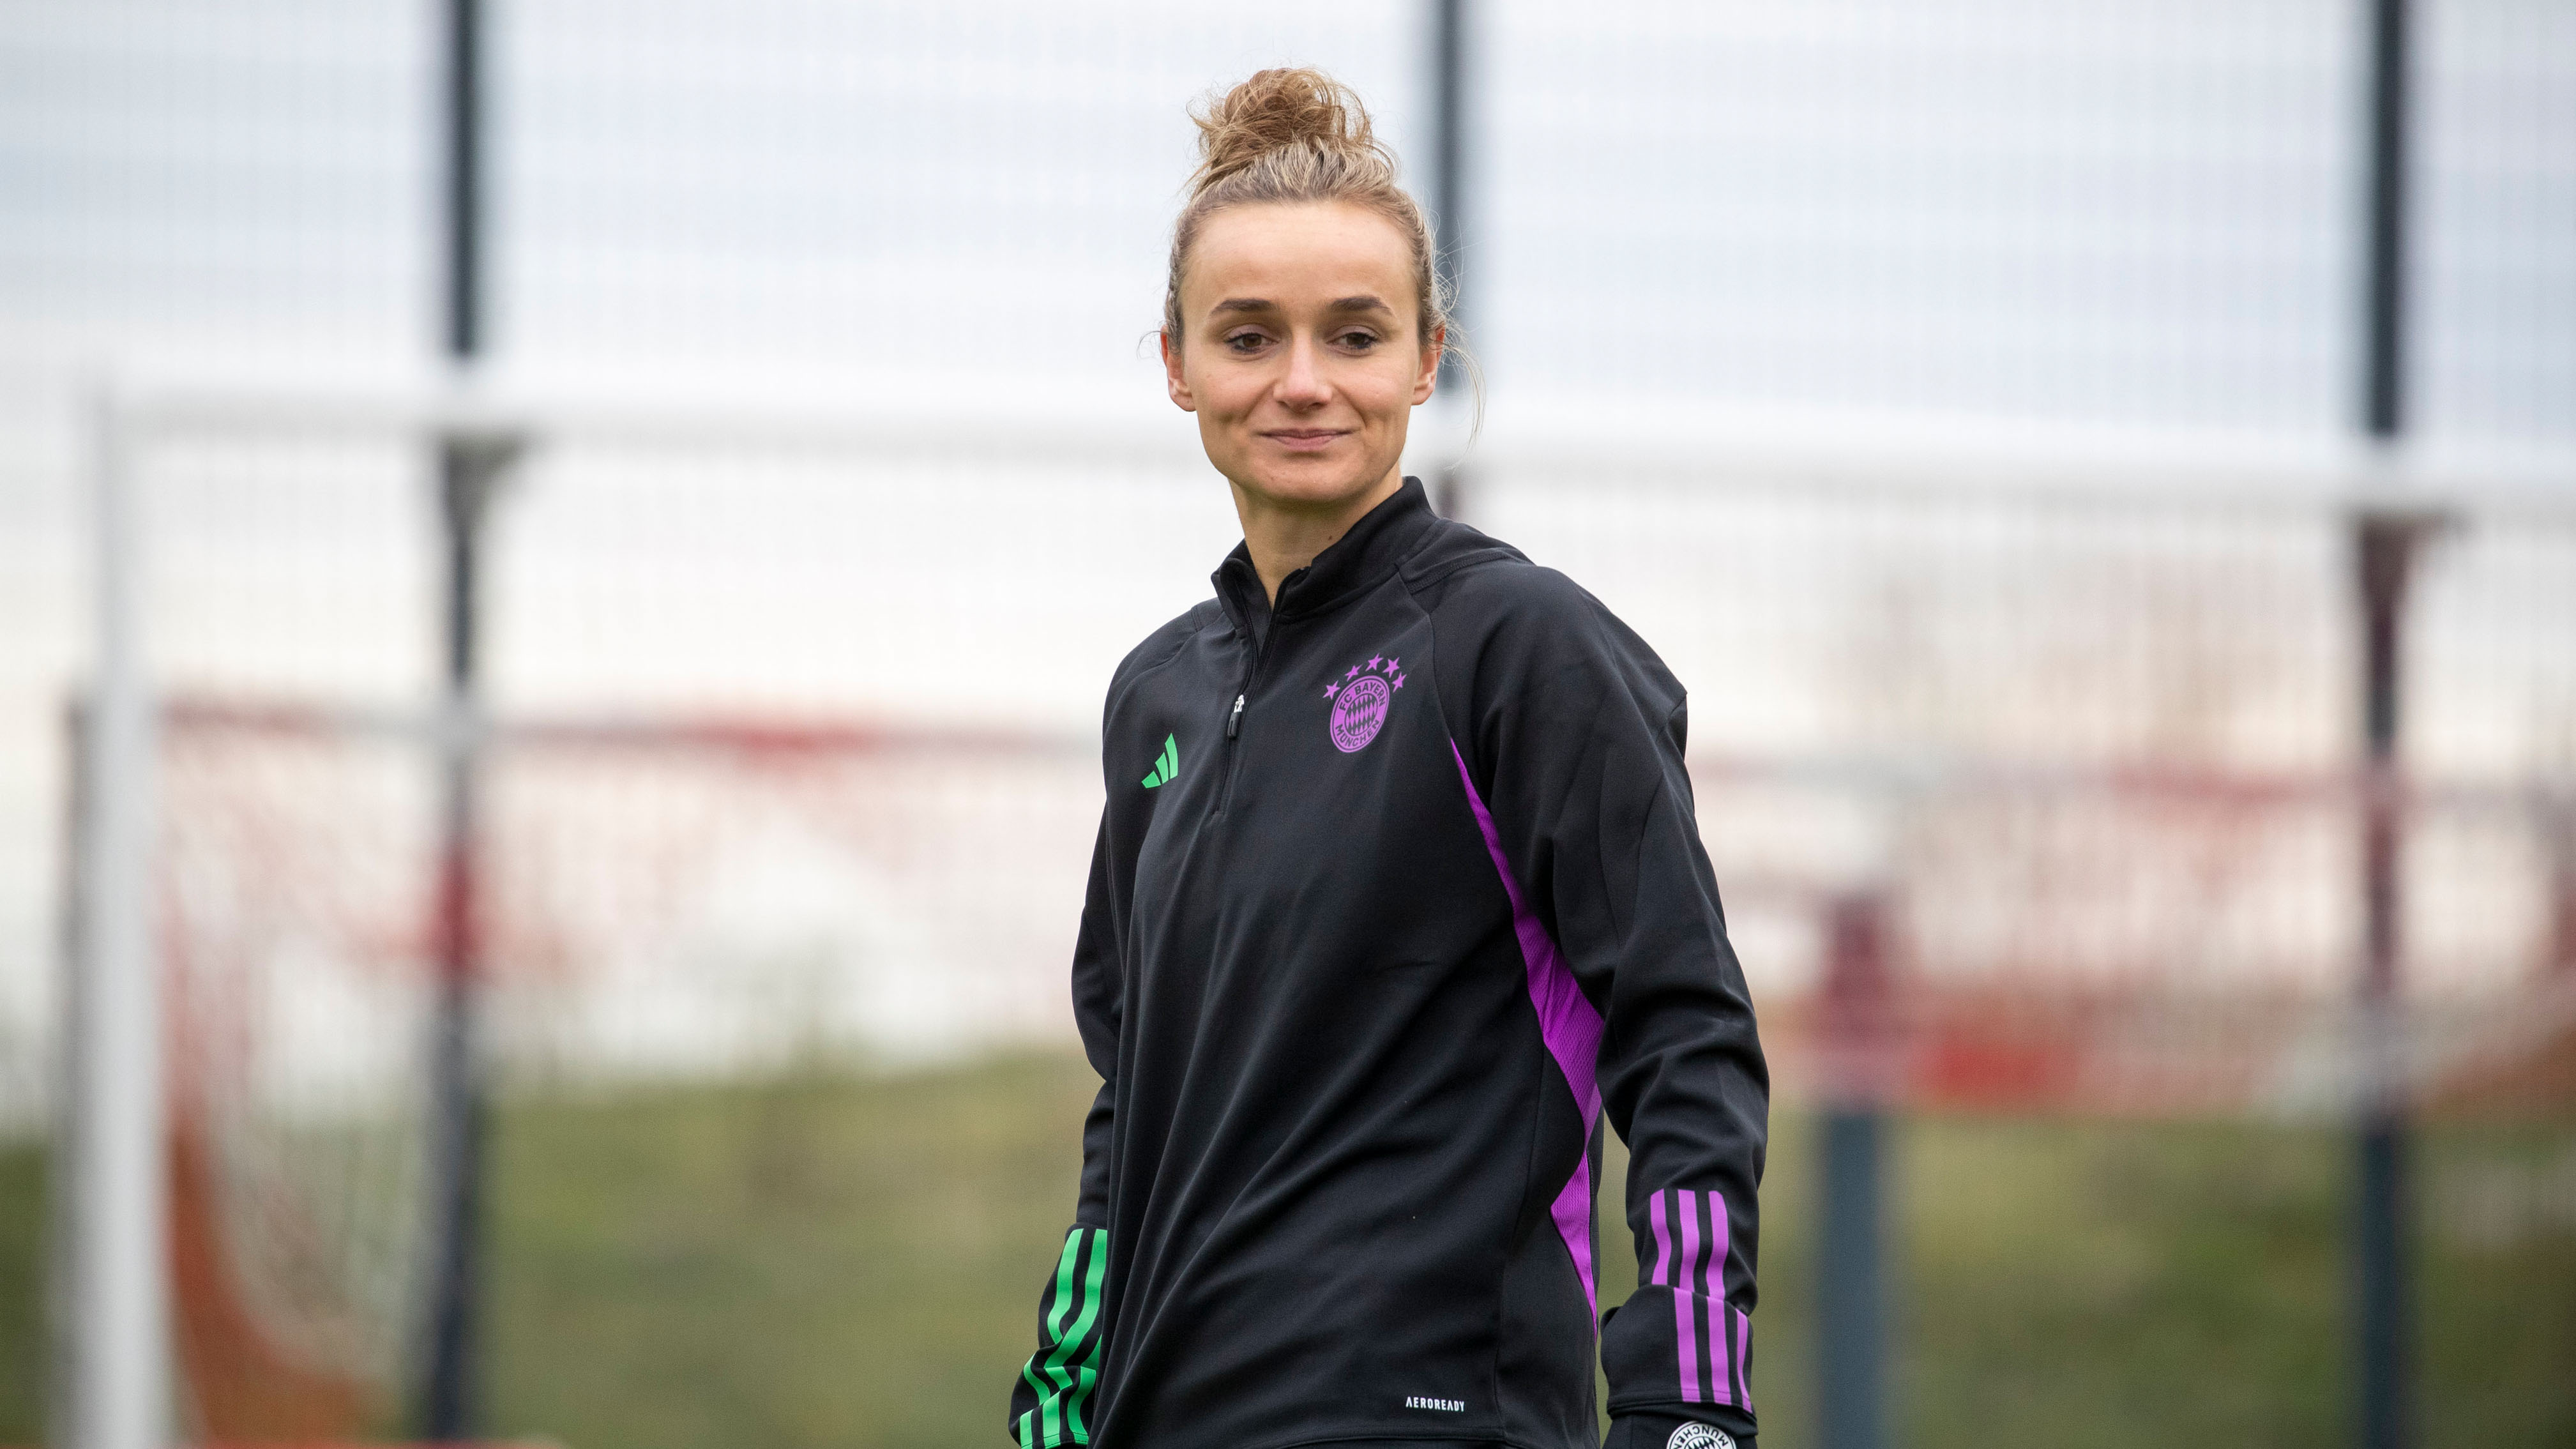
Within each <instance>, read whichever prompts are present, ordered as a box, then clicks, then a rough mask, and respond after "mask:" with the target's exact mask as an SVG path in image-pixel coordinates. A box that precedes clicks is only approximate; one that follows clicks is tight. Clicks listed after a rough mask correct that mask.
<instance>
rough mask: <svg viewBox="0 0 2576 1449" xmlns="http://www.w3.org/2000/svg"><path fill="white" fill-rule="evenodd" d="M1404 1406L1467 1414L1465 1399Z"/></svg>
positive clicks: (1419, 1400) (1414, 1400)
mask: <svg viewBox="0 0 2576 1449" xmlns="http://www.w3.org/2000/svg"><path fill="white" fill-rule="evenodd" d="M1404 1406H1405V1407H1406V1408H1408V1409H1438V1410H1439V1411H1440V1412H1442V1413H1444V1414H1463V1413H1465V1412H1467V1401H1466V1400H1465V1399H1426V1398H1424V1397H1423V1396H1422V1395H1420V1394H1415V1395H1414V1396H1413V1397H1411V1398H1409V1399H1406V1400H1405V1401H1404ZM1724 1449H1735V1446H1734V1445H1732V1444H1728V1445H1726V1446H1724Z"/></svg>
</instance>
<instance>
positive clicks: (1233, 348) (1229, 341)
mask: <svg viewBox="0 0 2576 1449" xmlns="http://www.w3.org/2000/svg"><path fill="white" fill-rule="evenodd" d="M1269 342H1270V339H1269V338H1268V337H1266V336H1264V335H1263V334H1262V333H1261V332H1259V331H1258V330H1255V329H1253V328H1245V329H1244V330H1243V331H1241V332H1229V333H1227V334H1226V336H1225V347H1226V350H1228V351H1230V352H1242V353H1252V352H1258V351H1260V350H1261V349H1262V348H1263V347H1265V346H1267V345H1268V344H1269Z"/></svg>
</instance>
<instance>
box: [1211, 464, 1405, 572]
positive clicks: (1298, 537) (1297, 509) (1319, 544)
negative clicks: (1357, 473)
mask: <svg viewBox="0 0 2576 1449" xmlns="http://www.w3.org/2000/svg"><path fill="white" fill-rule="evenodd" d="M1233 486H1234V512H1235V516H1236V517H1238V518H1240V519H1242V520H1243V547H1244V551H1245V552H1247V553H1249V554H1251V555H1252V571H1253V572H1254V573H1257V574H1259V575H1260V576H1261V591H1262V593H1264V594H1266V595H1268V596H1269V599H1270V602H1271V603H1272V604H1274V605H1275V604H1277V603H1278V602H1279V585H1280V583H1281V582H1282V581H1283V580H1285V579H1286V578H1287V577H1288V576H1289V575H1290V574H1293V573H1295V572H1296V571H1297V570H1299V569H1302V568H1304V567H1305V566H1306V565H1308V564H1310V563H1313V562H1314V561H1315V555H1317V554H1319V553H1322V552H1323V551H1324V550H1325V549H1327V548H1330V547H1332V546H1333V544H1335V543H1336V542H1338V541H1339V540H1340V539H1341V537H1342V535H1343V534H1346V533H1348V532H1350V531H1351V525H1352V524H1355V523H1357V522H1359V521H1360V520H1361V519H1362V518H1364V517H1366V516H1367V515H1368V511H1369V510H1370V509H1372V508H1375V507H1377V506H1378V505H1379V504H1381V503H1384V502H1385V501H1386V500H1388V499H1390V498H1393V497H1394V496H1395V495H1396V493H1397V492H1398V491H1399V490H1401V489H1402V488H1403V487H1404V465H1403V464H1402V463H1398V464H1396V465H1395V466H1393V467H1390V468H1388V469H1387V470H1386V476H1385V477H1383V478H1380V479H1379V480H1377V482H1375V483H1373V484H1371V485H1369V486H1368V487H1366V488H1363V489H1361V490H1360V491H1359V492H1357V493H1354V494H1352V495H1351V496H1350V497H1348V498H1342V499H1336V500H1334V501H1333V502H1330V503H1283V502H1281V501H1279V500H1277V499H1273V498H1264V497H1262V496H1261V495H1260V494H1257V493H1254V492H1251V491H1249V490H1248V489H1246V488H1245V487H1244V486H1243V485H1242V484H1240V483H1237V484H1235V485H1233Z"/></svg>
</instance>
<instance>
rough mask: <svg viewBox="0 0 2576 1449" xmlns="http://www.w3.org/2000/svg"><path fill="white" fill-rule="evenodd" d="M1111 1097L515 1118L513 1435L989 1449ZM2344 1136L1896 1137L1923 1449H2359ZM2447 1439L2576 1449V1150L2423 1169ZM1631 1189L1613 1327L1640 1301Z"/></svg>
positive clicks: (1053, 1078)
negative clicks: (1635, 1295)
mask: <svg viewBox="0 0 2576 1449" xmlns="http://www.w3.org/2000/svg"><path fill="white" fill-rule="evenodd" d="M1092 1085H1093V1084H1092V1079H1091V1077H1090V1074H1089V1072H1088V1071H1087V1070H1086V1069H1085V1068H1084V1067H1083V1066H1082V1065H1081V1064H1080V1063H1079V1062H1078V1061H1073V1060H1068V1059H1060V1058H1054V1057H1045V1058H1030V1059H1019V1060H1011V1061H1002V1062H994V1063H987V1064H983V1065H979V1066H975V1067H971V1068H960V1069H954V1070H947V1071H940V1072H932V1073H923V1074H916V1075H910V1076H901V1077H889V1078H872V1079H851V1078H832V1077H811V1078H802V1079H796V1080H790V1081H783V1082H776V1083H769V1084H762V1085H753V1086H734V1087H721V1088H709V1087H692V1088H668V1089H658V1090H653V1091H647V1092H636V1093H631V1094H627V1095H623V1096H619V1097H614V1098H607V1099H601V1100H591V1101H583V1100H572V1099H562V1098H556V1099H521V1100H515V1101H512V1102H509V1103H507V1104H505V1105H504V1106H503V1108H502V1110H501V1111H500V1112H499V1113H498V1114H497V1121H496V1131H495V1139H494V1157H493V1162H492V1177H491V1184H492V1191H493V1216H492V1220H491V1234H492V1248H491V1252H492V1259H491V1280H490V1281H491V1289H492V1296H491V1299H490V1311H491V1328H490V1337H489V1344H488V1348H489V1357H488V1368H487V1376H486V1383H487V1386H488V1389H489V1400H490V1404H491V1421H492V1427H493V1428H494V1429H495V1430H496V1431H502V1432H507V1433H512V1434H545V1435H550V1436H552V1437H555V1438H557V1439H560V1440H561V1441H562V1442H563V1443H565V1444H567V1445H570V1446H572V1449H665V1446H668V1449H679V1446H710V1449H712V1446H725V1449H732V1446H760V1449H795V1446H806V1445H815V1446H820V1445H826V1444H829V1445H835V1446H845V1445H863V1446H888V1449H911V1446H923V1449H928V1446H974V1445H983V1446H996V1449H997V1446H998V1445H999V1443H1000V1439H999V1436H1000V1434H1001V1421H1002V1405H1003V1396H1004V1394H1005V1393H1006V1392H1007V1389H1008V1385H1009V1381H1010V1378H1011V1375H1012V1374H1013V1372H1014V1371H1015V1370H1016V1368H1017V1366H1018V1363H1019V1360H1020V1358H1021V1356H1022V1355H1024V1354H1025V1353H1026V1352H1027V1351H1028V1348H1029V1346H1030V1344H1031V1342H1032V1341H1033V1337H1034V1332H1035V1327H1034V1316H1035V1303H1036V1296H1035V1295H1036V1291H1037V1286H1038V1280H1039V1278H1040V1276H1041V1275H1043V1274H1044V1272H1045V1271H1046V1269H1047V1266H1048V1264H1050V1263H1051V1262H1052V1261H1053V1259H1054V1255H1055V1250H1056V1247H1057V1244H1058V1241H1059V1239H1060V1237H1061V1234H1062V1232H1063V1230H1064V1226H1065V1219H1066V1218H1067V1216H1068V1214H1069V1212H1070V1208H1071V1203H1072V1194H1073V1176H1074V1171H1075V1167H1076V1161H1075V1155H1076V1148H1075V1135H1076V1130H1077V1127H1078V1124H1079V1122H1080V1118H1081V1114H1082V1111H1083V1109H1084V1108H1085V1106H1087V1105H1088V1103H1089V1101H1090V1096H1091V1089H1092ZM1777 1129H1778V1130H1777V1133H1776V1140H1775V1143H1774V1147H1773V1152H1772V1159H1771V1168H1770V1173H1769V1177H1768V1179H1767V1181H1766V1183H1765V1185H1764V1191H1763V1201H1764V1218H1765V1221H1766V1225H1767V1227H1768V1231H1767V1233H1766V1234H1765V1240H1764V1244H1763V1288H1764V1295H1763V1302H1762V1308H1761V1311H1760V1312H1759V1313H1758V1314H1757V1315H1756V1318H1757V1323H1758V1325H1759V1329H1758V1345H1759V1351H1758V1353H1757V1355H1756V1359H1755V1375H1754V1378H1755V1394H1756V1398H1757V1400H1758V1401H1759V1402H1760V1403H1761V1405H1762V1411H1763V1423H1764V1426H1765V1430H1766V1433H1765V1440H1766V1442H1767V1443H1769V1444H1770V1445H1772V1446H1773V1449H1785V1446H1795V1445H1800V1444H1805V1443H1808V1442H1811V1435H1810V1433H1809V1426H1810V1425H1811V1423H1812V1417H1813V1409H1814V1404H1813V1399H1812V1393H1811V1390H1810V1388H1809V1380H1810V1375H1811V1373H1812V1369H1813V1363H1812V1357H1811V1354H1810V1350H1809V1337H1810V1334H1811V1332H1812V1321H1811V1319H1810V1317H1809V1315H1808V1303H1809V1299H1810V1295H1811V1292H1812V1284H1813V1281H1814V1271H1813V1268H1814V1264H1813V1256H1812V1248H1813V1245H1812V1240H1811V1237H1810V1229H1809V1224H1810V1222H1811V1220H1812V1216H1813V1214H1812V1206H1813V1204H1812V1194H1811V1184H1812V1178H1813V1175H1814V1163H1813V1161H1812V1158H1811V1156H1810V1153H1809V1140H1808V1136H1807V1133H1806V1131H1805V1130H1804V1129H1805V1123H1804V1121H1803V1119H1801V1118H1799V1117H1796V1116H1784V1117H1783V1118H1782V1120H1781V1121H1780V1122H1779V1123H1778V1124H1777ZM2344 1152H2345V1148H2344V1144H2343V1140H2342V1137H2341V1134H2339V1133H2336V1132H2332V1131H2325V1130H2313V1129H2293V1128H2283V1127H2277V1126H2249V1125H2214V1124H2182V1125H2173V1124H2166V1125H2137V1124H2108V1123H2100V1122H2033V1121H2017V1120H1979V1119H1962V1118H1950V1119H1935V1120H1928V1121H1916V1122H1912V1123H1909V1124H1907V1125H1906V1126H1905V1127H1904V1128H1903V1129H1902V1130H1901V1131H1900V1132H1899V1133H1897V1134H1896V1136H1895V1138H1894V1147H1893V1149H1892V1151H1891V1163H1890V1171H1891V1174H1892V1178H1891V1181H1892V1183H1893V1185H1894V1187H1895V1191H1896V1196H1895V1201H1896V1202H1897V1204H1898V1205H1899V1206H1898V1211H1899V1217H1900V1223H1901V1237H1900V1240H1899V1243H1898V1245H1897V1247H1896V1249H1895V1263H1896V1279H1897V1286H1896V1300H1897V1301H1896V1310H1897V1315H1898V1327H1897V1333H1896V1342H1897V1344H1898V1354H1899V1357H1898V1362H1897V1363H1896V1364H1895V1366H1894V1370H1893V1380H1892V1383H1891V1386H1890V1388H1891V1399H1892V1412H1893V1415H1894V1422H1895V1425H1896V1428H1897V1431H1898V1435H1897V1442H1898V1443H1899V1444H1901V1445H1904V1446H1908V1449H1951V1446H1957V1449H1990V1446H1996V1445H2025V1444H2028V1445H2047V1446H2051V1449H2057V1446H2066V1449H2096V1446H2098V1449H2125V1446H2131V1445H2135V1446H2140V1449H2146V1446H2156V1449H2168V1446H2171V1445H2175V1444H2226V1445H2230V1446H2236V1445H2248V1446H2274V1445H2281V1446H2287V1445H2311V1444H2313V1445H2333V1446H2340V1445H2343V1444H2347V1443H2350V1442H2351V1435H2350V1434H2349V1432H2348V1431H2347V1427H2346V1417H2345V1415H2346V1407H2347V1406H2346V1403H2345V1391H2344V1387H2343V1385H2344V1371H2345V1362H2344V1358H2343V1346H2342V1337H2341V1314H2342V1295H2343V1284H2344V1262H2343V1258H2342V1249H2341V1224H2342V1220H2343V1213H2344V1209H2345V1203H2344V1194H2345V1191H2346V1187H2345V1184H2346V1175H2345V1171H2344V1163H2345V1156H2344ZM2421 1164H2422V1169H2421V1173H2420V1176H2419V1181H2420V1182H2421V1183H2422V1185H2423V1191H2422V1198H2423V1204H2424V1213H2425V1221H2426V1223H2427V1231H2425V1232H2424V1233H2423V1234H2421V1235H2420V1252H2421V1254H2422V1257H2421V1271H2420V1284H2421V1289H2420V1293H2419V1300H2420V1301H2419V1314H2420V1319H2419V1322H2420V1329H2421V1333H2420V1339H2421V1343H2422V1364H2423V1415H2422V1418H2423V1423H2424V1427H2425V1440H2424V1442H2425V1443H2426V1444H2427V1445H2428V1446H2431V1449H2453V1446H2457V1449H2469V1446H2478V1449H2516V1446H2532V1449H2542V1446H2547V1449H2562V1446H2565V1445H2569V1444H2576V1129H2571V1128H2570V1127H2568V1126H2564V1125H2561V1126H2557V1127H2545V1128H2544V1127H2523V1128H2502V1127H2496V1128H2460V1127H2449V1128H2441V1129H2436V1130H2430V1131H2427V1132H2426V1133H2425V1134H2424V1135H2423V1138H2422V1148H2421ZM1623 1170H1624V1163H1623V1162H1620V1161H1617V1160H1614V1161H1613V1162H1611V1163H1610V1164H1608V1167H1607V1170H1606V1171H1605V1173H1604V1178H1605V1184H1604V1185H1605V1192H1604V1198H1605V1207H1607V1208H1608V1211H1607V1212H1605V1214H1604V1217H1603V1238H1604V1242H1603V1260H1604V1278H1605V1281H1604V1283H1603V1285H1602V1289H1603V1297H1604V1301H1605V1302H1616V1301H1617V1300H1618V1298H1619V1297H1621V1296H1623V1295H1624V1294H1625V1293H1626V1291H1627V1289H1628V1286H1629V1281H1628V1280H1629V1275H1630V1274H1631V1272H1632V1271H1633V1258H1632V1257H1631V1255H1630V1254H1629V1253H1628V1252H1627V1251H1626V1249H1625V1241H1624V1240H1625V1233H1624V1229H1623V1228H1622V1227H1621V1225H1620V1222H1619V1218H1618V1207H1617V1199H1618V1193H1619V1191H1620V1183H1621V1181H1622V1177H1621V1174H1622V1172H1623ZM43 1206H44V1187H43V1160H42V1155H41V1153H39V1152H38V1151H36V1150H35V1149H33V1148H31V1147H26V1146H15V1147H0V1442H21V1443H24V1442H33V1441H34V1440H35V1439H36V1438H37V1437H38V1428H39V1425H38V1423H37V1405H38V1390H39V1387H40V1382H41V1380H40V1376H39V1367H40V1363H41V1358H40V1355H39V1354H38V1352H37V1347H38V1343H39V1339H40V1326H41V1322H42V1318H41V1314H40V1313H39V1311H38V1310H39V1307H40V1301H41V1300H40V1295H39V1287H40V1285H39V1283H38V1281H37V1278H36V1272H35V1265H36V1263H37V1262H38V1261H39V1250H40V1242H39V1238H38V1228H39V1225H40V1224H41V1221H42V1218H43Z"/></svg>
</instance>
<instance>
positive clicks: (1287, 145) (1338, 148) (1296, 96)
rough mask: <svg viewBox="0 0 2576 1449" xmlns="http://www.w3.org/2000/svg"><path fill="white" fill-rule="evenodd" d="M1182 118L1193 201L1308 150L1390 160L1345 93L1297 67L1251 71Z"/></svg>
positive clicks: (1363, 112)
mask: <svg viewBox="0 0 2576 1449" xmlns="http://www.w3.org/2000/svg"><path fill="white" fill-rule="evenodd" d="M1190 119H1191V120H1193V121H1196V122H1198V127H1199V169H1198V172H1197V174H1195V175H1193V176H1192V177H1191V178H1190V193H1191V194H1192V195H1193V196H1195V195H1198V194H1199V193H1201V192H1204V191H1206V190H1207V189H1208V188H1209V187H1211V186H1214V185H1216V184H1217V183H1218V182H1221V181H1223V180H1225V179H1226V178H1227V177H1229V176H1232V175H1234V174H1236V173H1237V172H1240V171H1243V170H1246V169H1248V168H1249V167H1251V166H1252V165H1253V164H1254V163H1255V162H1257V161H1259V160H1260V159H1261V158H1262V157H1264V156H1268V155H1271V154H1273V153H1275V152H1279V151H1286V150H1291V149H1297V148H1311V149H1312V150H1314V151H1318V152H1327V153H1333V154H1336V155H1338V156H1339V157H1341V158H1344V159H1352V160H1356V159H1359V158H1361V157H1370V158H1371V159H1376V160H1380V161H1382V162H1383V163H1384V164H1385V165H1386V167H1387V172H1388V175H1389V176H1390V178H1391V177H1392V175H1393V173H1394V169H1395V168H1394V162H1395V158H1394V157H1393V156H1392V155H1390V154H1388V152H1387V151H1386V148H1384V147H1383V146H1380V145H1379V144H1378V143H1377V138H1376V136H1375V135H1374V134H1373V133H1372V132H1371V131H1370V129H1369V116H1368V109H1367V107H1365V106H1362V105H1361V104H1360V98H1359V96H1358V95H1357V94H1356V93H1355V92H1353V91H1352V90H1351V88H1350V87H1348V86H1346V85H1343V84H1342V83H1341V82H1339V81H1337V80H1334V79H1333V78H1332V77H1331V76H1328V75H1326V74H1324V73H1323V72H1322V71H1319V70H1313V69H1310V68H1308V67H1305V66H1297V67H1293V68H1280V69H1274V70H1265V71H1256V72H1254V73H1253V75H1252V77H1251V78H1250V79H1249V80H1246V81H1244V82H1243V83H1242V84H1241V85H1238V86H1236V87H1235V88H1234V89H1232V90H1230V91H1227V92H1226V93H1225V94H1224V95H1223V96H1222V97H1220V98H1218V99H1217V100H1216V101H1214V102H1213V103H1211V104H1210V105H1208V106H1207V107H1206V108H1205V109H1204V110H1199V111H1193V112H1192V113H1191V115H1190Z"/></svg>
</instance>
